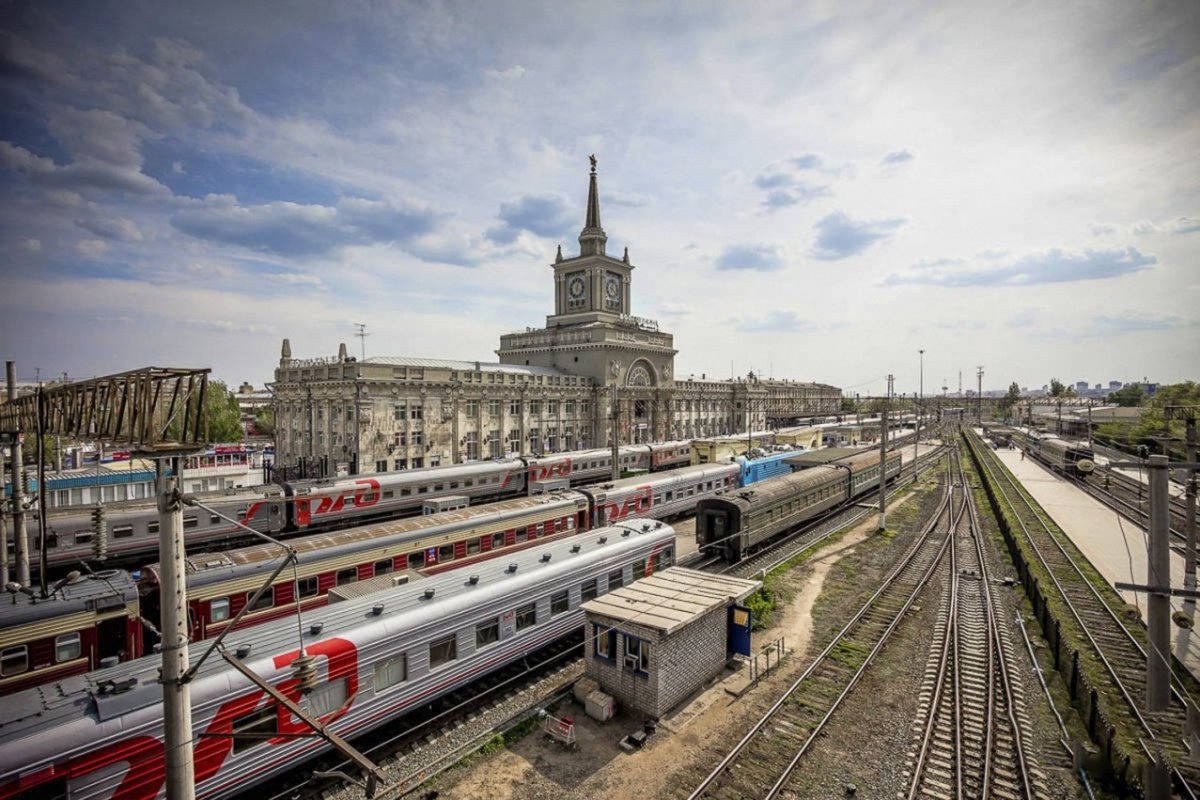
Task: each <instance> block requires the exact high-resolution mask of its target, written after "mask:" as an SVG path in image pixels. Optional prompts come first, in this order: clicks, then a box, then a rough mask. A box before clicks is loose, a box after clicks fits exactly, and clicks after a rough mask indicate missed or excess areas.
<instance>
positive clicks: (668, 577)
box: [583, 567, 761, 719]
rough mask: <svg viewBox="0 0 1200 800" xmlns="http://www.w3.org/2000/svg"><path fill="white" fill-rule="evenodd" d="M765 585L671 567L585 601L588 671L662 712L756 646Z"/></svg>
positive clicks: (637, 704)
mask: <svg viewBox="0 0 1200 800" xmlns="http://www.w3.org/2000/svg"><path fill="white" fill-rule="evenodd" d="M759 586H761V584H760V583H759V582H758V581H751V580H743V579H741V578H730V577H726V576H720V575H711V574H709V573H707V572H697V571H696V570H690V569H683V568H681V567H671V568H670V569H667V570H664V571H662V572H660V573H658V574H656V575H651V576H649V577H646V578H643V579H641V580H639V581H637V582H636V583H635V584H633V585H632V586H626V587H622V588H620V589H617V590H615V591H610V592H609V593H608V594H605V595H602V596H601V597H598V598H596V599H595V600H590V601H588V602H586V603H584V604H583V611H584V619H585V620H586V628H585V634H586V637H587V638H586V654H587V655H586V667H585V671H586V674H587V677H589V678H591V679H592V680H594V681H596V682H597V683H599V684H600V688H601V689H602V690H603V691H604V692H606V693H608V694H610V695H612V696H613V697H615V698H616V699H617V701H618V702H619V703H622V704H623V705H624V706H625V707H626V708H628V709H630V710H635V711H639V712H641V713H642V714H645V715H646V716H648V717H652V718H655V719H657V718H660V717H662V716H663V715H664V714H666V713H667V712H668V711H670V710H671V709H672V708H674V707H675V706H676V705H678V704H679V703H680V701H682V700H683V699H684V698H686V697H687V696H688V695H690V694H691V693H692V692H694V691H695V690H696V689H699V688H700V687H702V686H703V685H704V684H705V683H706V682H707V681H709V680H711V679H712V678H714V677H716V676H717V675H719V674H720V673H721V670H722V669H724V667H725V665H726V663H727V662H728V660H729V658H730V657H731V656H732V655H733V654H734V653H735V652H740V653H743V654H748V653H749V647H750V612H749V610H748V609H746V608H744V607H743V606H741V603H742V602H743V601H744V600H745V599H746V598H747V597H749V596H750V595H751V594H752V593H753V592H754V591H755V590H756V589H758V588H759Z"/></svg>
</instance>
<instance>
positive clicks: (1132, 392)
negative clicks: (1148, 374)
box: [1108, 383, 1146, 408]
mask: <svg viewBox="0 0 1200 800" xmlns="http://www.w3.org/2000/svg"><path fill="white" fill-rule="evenodd" d="M1145 396H1146V393H1145V392H1143V391H1142V387H1141V386H1138V385H1137V384H1136V383H1131V384H1129V385H1128V386H1126V387H1124V388H1121V389H1118V390H1117V391H1115V392H1112V393H1110V394H1109V395H1108V402H1110V403H1116V404H1117V405H1118V406H1121V407H1122V408H1135V407H1137V406H1140V405H1141V404H1142V400H1143V399H1144V398H1145Z"/></svg>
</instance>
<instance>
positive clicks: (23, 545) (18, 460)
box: [5, 361, 30, 586]
mask: <svg viewBox="0 0 1200 800" xmlns="http://www.w3.org/2000/svg"><path fill="white" fill-rule="evenodd" d="M5 371H6V372H7V378H8V402H10V403H11V402H14V401H15V400H16V399H17V365H16V364H15V363H14V362H12V361H9V362H7V363H6V364H5ZM23 435H24V432H23V431H17V432H16V433H14V434H13V441H12V521H13V541H14V542H15V543H16V546H15V548H14V550H15V551H16V552H14V553H13V556H14V557H15V558H16V564H15V565H14V566H15V570H14V571H15V572H16V576H17V578H16V580H17V583H19V584H21V585H22V586H28V585H29V583H30V581H29V532H28V531H27V530H25V479H24V478H23V477H22V476H23V474H24V464H23V462H22V460H23V458H24V453H23V452H22V447H21V437H22V436H23Z"/></svg>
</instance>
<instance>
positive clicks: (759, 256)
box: [716, 244, 787, 272]
mask: <svg viewBox="0 0 1200 800" xmlns="http://www.w3.org/2000/svg"><path fill="white" fill-rule="evenodd" d="M786 265H787V262H786V259H785V253H784V249H783V246H782V245H778V244H731V245H729V246H728V247H726V248H725V251H724V252H723V253H721V255H719V256H717V260H716V267H717V269H719V270H755V271H758V272H774V271H775V270H779V269H783V268H784V267H785V266H786Z"/></svg>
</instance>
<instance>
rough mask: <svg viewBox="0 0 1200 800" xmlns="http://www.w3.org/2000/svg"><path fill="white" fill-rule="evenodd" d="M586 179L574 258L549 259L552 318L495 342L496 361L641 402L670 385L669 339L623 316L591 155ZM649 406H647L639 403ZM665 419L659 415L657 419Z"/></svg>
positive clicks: (627, 313)
mask: <svg viewBox="0 0 1200 800" xmlns="http://www.w3.org/2000/svg"><path fill="white" fill-rule="evenodd" d="M591 162H592V165H591V166H592V168H591V171H590V173H589V174H588V199H587V215H586V216H585V218H584V223H583V230H581V231H580V232H579V255H577V256H573V257H571V258H564V257H563V254H562V247H561V246H560V247H559V248H558V253H557V255H556V256H555V258H554V263H553V264H551V265H550V266H551V268H552V269H553V270H554V314H552V315H550V316H548V317H546V327H544V328H536V329H535V328H528V329H526V330H525V331H523V332H521V333H509V334H505V335H503V336H501V337H500V349H498V350H497V351H496V355H498V356H499V357H500V361H501V363H504V364H522V365H528V366H538V367H551V368H554V369H558V370H561V371H563V372H567V373H570V374H572V375H584V376H587V377H590V378H591V379H592V381H593V382H594V383H593V385H594V386H596V387H608V386H613V385H616V386H617V387H618V388H619V389H621V390H622V391H623V392H625V393H627V394H628V396H629V397H630V398H632V397H635V396H636V397H637V398H638V399H640V400H641V401H642V402H643V404H646V403H650V402H651V401H653V402H658V400H659V399H661V398H660V397H659V393H660V392H661V391H662V390H665V389H669V388H671V387H673V386H674V385H675V376H674V362H675V352H676V351H675V347H674V341H673V337H672V336H671V334H669V333H664V332H663V331H660V330H659V329H658V323H657V322H654V321H653V320H649V319H642V318H640V317H635V316H633V315H632V313H631V308H632V306H631V304H630V277H631V275H632V274H633V265H632V264H630V263H629V248H625V250H624V254H623V255H622V257H621V258H613V257H612V256H610V255H608V253H607V252H605V247H606V245H607V244H608V235H607V234H605V232H604V228H603V227H602V226H601V224H600V192H599V189H598V188H597V186H596V157H595V156H592V157H591ZM647 407H649V406H647ZM664 419H665V417H664Z"/></svg>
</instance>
